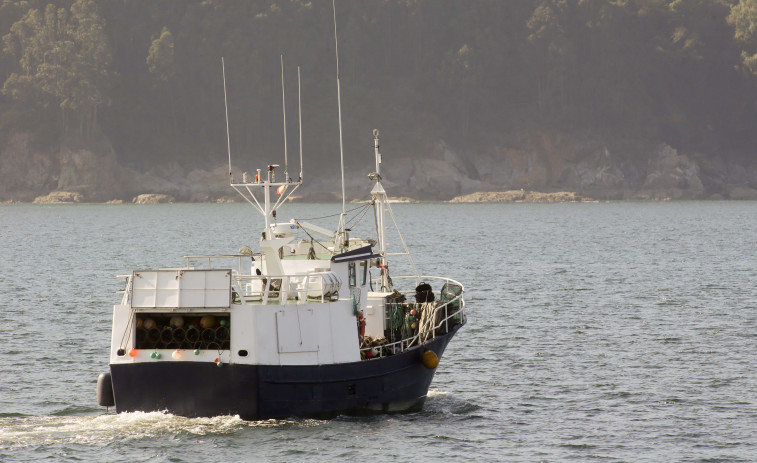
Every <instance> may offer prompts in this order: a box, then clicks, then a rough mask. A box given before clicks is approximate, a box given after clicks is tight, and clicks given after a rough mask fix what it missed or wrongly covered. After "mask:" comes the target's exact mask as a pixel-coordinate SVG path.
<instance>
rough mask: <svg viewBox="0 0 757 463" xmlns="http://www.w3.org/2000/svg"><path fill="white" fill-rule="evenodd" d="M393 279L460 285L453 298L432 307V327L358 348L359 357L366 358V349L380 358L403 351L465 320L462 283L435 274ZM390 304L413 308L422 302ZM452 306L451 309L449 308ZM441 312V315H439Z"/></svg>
mask: <svg viewBox="0 0 757 463" xmlns="http://www.w3.org/2000/svg"><path fill="white" fill-rule="evenodd" d="M392 279H393V280H400V279H415V280H416V283H417V282H419V281H421V280H422V281H433V280H436V281H440V282H444V283H445V284H454V285H456V286H458V287H460V294H458V295H456V296H455V297H454V298H452V299H450V300H448V301H444V302H441V300H440V302H441V303H440V304H438V305H437V306H436V308H435V309H434V312H433V315H432V317H433V318H432V320H436V323H435V324H434V326H433V327H431V328H429V329H426V330H424V331H420V330H419V331H418V333H415V334H413V335H412V336H409V337H407V338H404V339H401V340H399V341H395V342H391V343H387V344H381V345H377V346H371V347H363V348H361V349H360V352H361V354H363V355H361V357H362V358H367V356H366V355H364V354H366V353H367V352H368V351H371V354H372V356H371V357H370V358H380V357H384V356H387V355H394V354H398V353H400V352H403V351H405V350H407V349H409V348H411V347H413V346H415V345H416V344H417V345H421V344H423V343H425V342H427V341H429V340H431V339H434V338H436V337H437V336H438V335H442V334H446V333H448V332H449V330H450V328H454V327H455V326H456V325H459V324H463V323H465V321H466V318H465V299H464V298H463V295H464V293H465V288H464V287H463V285H462V284H461V283H459V282H457V281H455V280H453V279H451V278H444V277H436V276H427V275H424V276H420V277H416V276H399V277H392ZM401 294H402V295H404V296H405V297H406V298H410V297H415V293H414V292H413V291H404V292H401ZM392 305H405V306H407V305H410V306H414V307H415V308H420V307H421V306H422V305H423V304H422V303H418V302H410V303H408V302H402V303H399V302H398V303H393V304H392ZM451 308H453V310H450V309H451ZM440 314H442V315H440Z"/></svg>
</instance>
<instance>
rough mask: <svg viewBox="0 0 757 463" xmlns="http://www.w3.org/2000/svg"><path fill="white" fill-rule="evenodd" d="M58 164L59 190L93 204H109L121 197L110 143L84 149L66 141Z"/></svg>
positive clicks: (114, 157) (83, 146)
mask: <svg viewBox="0 0 757 463" xmlns="http://www.w3.org/2000/svg"><path fill="white" fill-rule="evenodd" d="M95 150H97V152H95ZM58 164H59V166H60V167H59V168H60V172H59V175H58V187H57V189H58V190H62V191H76V192H78V193H81V195H82V197H83V198H85V199H86V200H87V201H92V202H103V201H107V200H109V199H112V198H114V197H119V196H120V194H121V192H120V189H119V185H118V182H116V177H115V172H116V170H117V169H118V164H117V163H116V154H115V152H114V151H113V147H112V146H111V145H110V142H107V141H101V142H99V143H96V144H94V146H92V145H89V146H85V145H82V144H81V143H78V142H76V141H70V140H69V141H66V142H64V143H62V144H61V147H60V152H59V153H58Z"/></svg>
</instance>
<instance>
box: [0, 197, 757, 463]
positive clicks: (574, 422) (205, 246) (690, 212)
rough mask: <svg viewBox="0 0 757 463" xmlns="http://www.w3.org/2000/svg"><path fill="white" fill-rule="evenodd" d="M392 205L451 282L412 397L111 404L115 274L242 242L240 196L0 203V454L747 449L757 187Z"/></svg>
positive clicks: (755, 441) (610, 456)
mask: <svg viewBox="0 0 757 463" xmlns="http://www.w3.org/2000/svg"><path fill="white" fill-rule="evenodd" d="M335 209H338V206H337V205H311V204H308V205H288V206H286V207H285V208H284V209H282V210H281V211H280V213H279V217H281V218H284V217H286V218H287V219H288V218H289V217H297V218H309V217H318V216H322V215H327V214H330V213H333V212H337V211H336V210H335ZM394 212H395V215H396V216H397V219H398V221H399V222H400V225H401V227H402V232H403V234H404V237H405V239H406V241H407V242H408V245H409V246H410V247H411V250H412V251H413V255H414V257H415V260H416V263H417V264H418V267H419V268H420V270H421V272H422V273H424V274H427V275H444V276H449V277H452V278H455V279H457V280H459V281H461V282H463V283H464V284H465V285H466V289H467V292H466V294H467V302H468V304H467V310H468V313H469V323H468V325H467V326H466V327H464V328H463V329H462V330H461V331H460V332H459V334H458V336H457V337H456V338H455V339H453V341H452V342H451V344H450V346H449V348H448V349H447V352H446V353H445V356H444V358H443V359H442V362H441V364H440V366H439V368H438V370H437V373H436V377H435V379H434V382H433V383H432V385H431V393H430V396H429V398H428V400H427V401H426V406H425V408H424V410H423V411H422V412H419V413H415V414H409V415H392V416H377V417H371V418H350V417H339V418H336V419H333V420H329V421H318V420H303V419H292V420H284V421H262V422H248V421H242V420H240V419H239V418H236V417H217V418H211V419H186V418H180V417H174V416H171V415H166V414H161V413H129V414H121V415H115V414H114V413H113V412H112V411H111V412H109V413H106V412H105V410H104V409H101V408H99V407H98V406H97V403H96V400H95V384H96V379H97V375H98V374H99V373H101V372H104V371H106V369H107V364H108V343H109V337H110V324H111V309H112V305H113V304H114V303H115V302H117V301H118V300H119V297H120V296H119V295H118V294H117V293H116V291H117V290H118V289H120V288H121V280H119V279H117V278H115V275H117V274H122V273H128V272H130V271H131V270H132V269H135V268H157V267H175V266H179V265H181V264H182V263H183V261H182V259H181V256H183V255H188V254H206V253H233V252H236V251H237V250H238V249H239V247H240V246H242V245H249V246H250V247H252V248H253V249H255V248H257V241H258V238H257V237H259V231H260V229H261V222H262V220H261V219H260V218H259V217H258V216H256V215H255V213H254V211H253V210H252V209H251V207H249V206H247V205H243V204H224V205H214V204H213V205H211V204H199V205H198V204H192V205H188V204H177V205H157V206H133V205H121V206H106V205H72V206H33V205H5V206H0V461H3V462H17V461H19V462H20V461H39V460H46V461H64V462H73V461H109V462H151V463H157V462H199V461H213V462H247V461H295V460H299V461H351V462H354V461H359V462H362V461H418V462H422V461H480V462H483V461H487V462H488V461H553V462H554V461H608V462H615V461H653V462H662V461H708V462H712V461H729V462H730V461H755V460H757V368H755V366H756V365H757V361H756V360H757V359H756V357H757V346H756V344H757V202H664V203H595V204H472V205H460V204H397V205H394ZM369 219H370V216H367V217H366V218H365V219H364V220H363V222H362V223H360V224H359V225H357V226H356V227H355V229H356V230H359V229H361V227H363V226H364V225H366V224H367V222H368V221H369ZM316 223H319V224H322V225H324V226H328V225H330V226H331V227H332V228H333V226H334V225H335V224H336V223H335V219H332V220H331V222H326V223H324V222H323V221H318V222H316ZM358 234H359V233H357V232H355V233H353V235H358ZM394 242H395V243H396V242H397V240H396V239H395V240H394ZM401 267H402V266H401V265H396V266H394V268H401ZM435 289H438V288H435Z"/></svg>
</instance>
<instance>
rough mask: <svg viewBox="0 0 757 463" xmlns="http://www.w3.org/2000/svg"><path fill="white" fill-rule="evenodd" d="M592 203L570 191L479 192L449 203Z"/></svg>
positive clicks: (458, 197) (453, 199) (456, 198)
mask: <svg viewBox="0 0 757 463" xmlns="http://www.w3.org/2000/svg"><path fill="white" fill-rule="evenodd" d="M581 201H593V200H592V199H591V198H584V197H582V196H581V195H580V194H578V193H575V192H571V191H560V192H554V193H542V192H539V191H526V190H510V191H481V192H476V193H471V194H467V195H462V196H456V197H455V198H452V199H451V200H450V201H449V202H451V203H512V202H524V203H565V202H581Z"/></svg>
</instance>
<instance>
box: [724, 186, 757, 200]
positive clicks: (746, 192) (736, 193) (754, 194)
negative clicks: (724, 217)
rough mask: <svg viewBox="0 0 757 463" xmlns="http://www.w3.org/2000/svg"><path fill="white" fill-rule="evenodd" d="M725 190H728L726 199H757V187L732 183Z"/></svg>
mask: <svg viewBox="0 0 757 463" xmlns="http://www.w3.org/2000/svg"><path fill="white" fill-rule="evenodd" d="M727 190H728V199H737V200H748V201H754V200H757V189H754V188H750V187H746V186H740V185H733V186H729V187H728V189H727Z"/></svg>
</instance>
